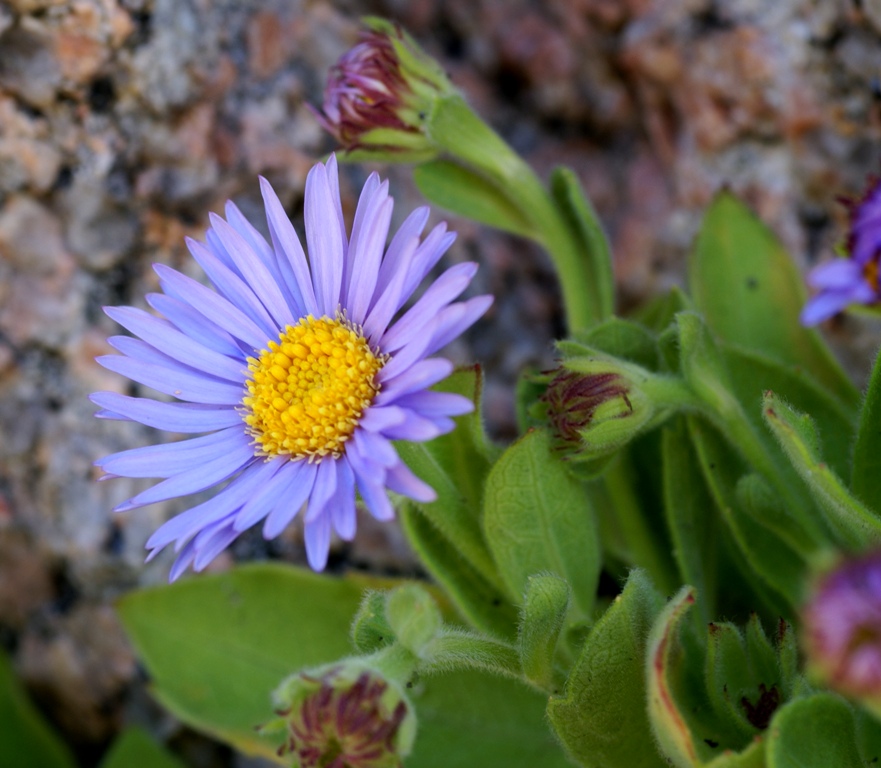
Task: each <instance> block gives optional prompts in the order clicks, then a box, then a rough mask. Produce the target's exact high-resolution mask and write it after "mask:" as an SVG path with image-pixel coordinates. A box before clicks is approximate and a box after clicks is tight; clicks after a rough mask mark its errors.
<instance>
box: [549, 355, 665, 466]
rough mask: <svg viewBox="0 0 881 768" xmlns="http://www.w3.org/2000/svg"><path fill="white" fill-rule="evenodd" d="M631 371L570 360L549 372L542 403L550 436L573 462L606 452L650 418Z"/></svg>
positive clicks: (647, 404) (613, 363)
mask: <svg viewBox="0 0 881 768" xmlns="http://www.w3.org/2000/svg"><path fill="white" fill-rule="evenodd" d="M630 368H631V366H627V365H625V364H623V363H621V362H618V361H611V360H604V359H601V358H572V359H570V360H567V361H566V363H565V364H564V365H563V366H562V367H560V368H559V369H557V371H556V372H555V373H554V376H553V378H552V379H551V381H550V384H549V385H548V388H547V390H546V391H545V393H544V395H542V398H541V399H542V401H543V402H544V403H545V405H546V408H547V411H546V413H547V418H548V421H549V422H550V424H551V428H552V429H553V431H554V433H555V436H556V437H557V439H558V441H559V442H560V444H561V446H562V447H563V448H564V449H568V450H570V451H571V452H572V457H573V458H585V459H593V458H596V457H598V456H602V455H603V454H606V453H610V452H611V451H614V450H616V449H617V448H620V447H621V446H622V445H624V444H625V443H627V442H628V441H630V440H631V439H632V438H633V437H635V436H636V435H637V434H638V433H639V432H640V431H642V429H643V427H645V426H646V424H647V423H648V422H649V421H650V420H651V418H652V416H653V415H654V407H653V406H652V403H651V401H650V400H649V398H648V396H647V395H646V394H645V392H644V391H643V390H642V389H641V388H640V386H638V385H637V378H638V377H636V376H634V375H633V373H634V371H632V370H630ZM632 368H634V369H635V368H636V367H635V366H632ZM641 378H645V377H641Z"/></svg>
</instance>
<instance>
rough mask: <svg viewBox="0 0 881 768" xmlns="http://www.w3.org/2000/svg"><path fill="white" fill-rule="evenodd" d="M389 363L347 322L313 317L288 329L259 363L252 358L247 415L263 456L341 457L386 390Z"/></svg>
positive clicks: (250, 358)
mask: <svg viewBox="0 0 881 768" xmlns="http://www.w3.org/2000/svg"><path fill="white" fill-rule="evenodd" d="M385 362H386V358H384V357H382V356H378V355H375V354H374V353H373V352H372V351H371V350H370V347H369V346H368V344H367V340H366V339H365V338H364V336H362V335H361V333H360V329H359V328H357V327H353V326H352V325H350V324H349V323H348V322H347V321H345V319H344V318H340V317H338V318H337V319H336V320H331V319H330V318H329V317H322V318H320V319H319V320H316V319H315V318H314V317H312V315H309V316H307V317H304V318H303V319H301V320H300V321H299V322H298V323H297V325H295V326H291V325H288V326H287V327H286V328H285V329H284V331H282V332H281V333H280V334H279V339H278V341H277V342H275V341H270V342H269V343H268V345H267V349H264V350H263V351H262V352H261V353H260V357H259V359H255V358H253V357H249V358H248V370H249V371H250V374H251V377H250V379H248V381H246V382H245V386H246V388H247V392H246V394H245V396H244V398H243V399H242V403H243V405H244V406H245V412H244V413H243V414H242V417H243V418H244V420H245V423H246V424H247V425H248V431H249V432H250V434H251V435H252V436H253V437H254V440H255V444H256V445H257V446H258V447H259V450H260V453H261V454H264V455H266V456H278V455H288V456H290V457H291V458H292V459H301V458H305V457H308V458H309V460H310V461H315V460H317V461H320V460H321V459H322V458H324V457H325V456H333V457H335V458H336V457H338V456H340V454H342V452H343V447H344V444H345V442H346V440H348V439H349V438H350V437H351V436H352V433H353V432H354V431H355V427H356V426H358V420H359V419H360V418H361V414H362V413H364V410H365V409H366V408H367V406H369V405H370V403H371V402H372V401H373V398H374V397H375V396H376V393H377V392H378V391H379V385H378V384H377V383H376V381H375V378H376V374H377V373H378V372H379V370H380V369H381V368H382V366H383V365H384V364H385Z"/></svg>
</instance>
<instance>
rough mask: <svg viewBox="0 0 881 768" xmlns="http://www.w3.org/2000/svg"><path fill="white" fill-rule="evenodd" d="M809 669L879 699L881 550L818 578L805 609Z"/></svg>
mask: <svg viewBox="0 0 881 768" xmlns="http://www.w3.org/2000/svg"><path fill="white" fill-rule="evenodd" d="M804 645H805V651H806V653H807V657H808V664H809V668H810V670H811V672H812V673H813V674H814V675H816V676H817V677H819V678H821V679H822V680H823V681H824V682H825V683H826V684H828V685H829V686H830V687H832V688H834V689H836V690H838V691H840V692H841V693H844V694H847V695H849V696H852V697H854V698H858V699H864V700H867V701H866V703H867V704H870V706H871V705H872V702H881V551H876V552H871V553H869V554H866V555H862V556H859V557H856V558H853V559H849V560H845V561H843V562H841V563H839V564H838V565H837V566H836V567H835V568H834V569H833V570H831V571H829V572H827V573H825V574H823V575H822V576H821V577H820V578H819V579H818V580H817V582H816V584H815V586H814V590H813V594H812V596H811V598H810V601H809V602H808V604H807V606H806V608H805V611H804Z"/></svg>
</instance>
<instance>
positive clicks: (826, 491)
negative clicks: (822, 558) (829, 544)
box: [762, 392, 881, 546]
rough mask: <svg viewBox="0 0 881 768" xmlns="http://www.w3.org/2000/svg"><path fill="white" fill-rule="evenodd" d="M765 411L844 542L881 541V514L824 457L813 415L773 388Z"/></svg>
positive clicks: (868, 542)
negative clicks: (869, 506) (846, 485)
mask: <svg viewBox="0 0 881 768" xmlns="http://www.w3.org/2000/svg"><path fill="white" fill-rule="evenodd" d="M762 413H763V415H764V417H765V422H766V423H767V424H768V426H769V427H770V429H771V432H773V434H774V436H775V437H776V438H777V439H778V440H779V441H780V445H781V447H782V448H783V451H784V453H786V455H787V456H788V457H789V460H790V461H791V462H792V465H793V466H794V467H795V469H796V471H797V472H798V474H799V475H801V478H802V480H804V482H805V483H806V484H807V486H808V487H809V488H810V490H811V491H812V492H813V494H814V496H815V497H816V499H817V501H818V502H819V504H820V506H821V508H822V509H823V511H824V512H825V513H826V519H827V521H828V522H829V524H830V525H831V526H832V527H833V528H834V529H835V530H836V531H837V533H838V534H839V536H840V537H841V538H842V539H843V540H844V542H845V543H847V544H849V545H850V546H866V545H868V544H876V545H877V543H878V542H879V541H881V517H879V516H878V514H877V513H875V512H874V511H872V510H870V509H868V508H867V507H866V506H865V505H864V504H863V503H862V502H861V501H859V499H857V498H856V497H854V495H853V494H852V493H851V492H850V491H849V490H848V489H847V488H846V487H845V486H844V484H843V483H842V482H841V480H840V479H839V478H838V476H837V475H836V474H835V473H834V472H833V471H832V470H831V469H830V468H829V466H828V464H826V462H824V461H823V460H822V458H821V457H820V437H819V435H818V434H817V429H816V426H815V425H814V421H813V419H811V417H810V416H808V415H807V414H805V413H800V412H798V411H796V410H795V409H793V408H792V407H790V406H789V405H788V404H787V403H785V402H784V401H783V400H782V399H780V398H779V397H777V396H776V395H775V394H774V393H773V392H766V393H765V397H764V401H763V404H762Z"/></svg>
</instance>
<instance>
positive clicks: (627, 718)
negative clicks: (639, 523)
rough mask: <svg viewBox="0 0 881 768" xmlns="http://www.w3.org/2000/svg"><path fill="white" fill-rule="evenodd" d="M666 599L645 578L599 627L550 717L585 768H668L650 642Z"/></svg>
mask: <svg viewBox="0 0 881 768" xmlns="http://www.w3.org/2000/svg"><path fill="white" fill-rule="evenodd" d="M662 606H663V598H662V597H661V596H660V595H659V594H658V593H657V592H656V591H655V589H654V587H653V586H652V585H651V583H650V582H649V580H648V579H647V578H646V576H645V574H644V573H643V572H641V571H638V570H634V571H632V572H631V575H630V578H629V579H628V581H627V584H626V586H625V587H624V591H623V592H622V593H621V594H620V595H619V596H618V597H616V598H615V601H614V602H613V603H612V605H611V606H610V607H609V609H608V610H607V611H606V613H605V614H603V616H602V617H601V618H600V620H599V621H598V622H597V623H596V625H595V626H594V628H593V629H592V630H591V632H590V634H589V635H588V637H587V640H586V641H585V643H584V646H583V647H582V650H581V654H580V655H579V657H578V659H577V661H576V662H575V664H574V665H573V667H572V670H571V672H570V674H569V679H568V680H567V682H566V689H565V693H564V695H563V696H552V697H551V699H550V701H549V702H548V718H549V719H550V721H551V725H552V726H553V728H554V731H555V732H556V734H557V736H558V738H559V739H560V741H561V742H562V744H563V746H564V747H565V749H566V751H567V752H568V753H569V755H570V756H571V757H572V758H573V759H574V760H576V761H577V762H578V763H579V764H580V765H582V766H585V768H612V767H613V766H614V767H615V768H617V766H622V767H623V766H626V767H627V768H664V766H666V765H667V762H666V760H664V758H662V757H661V755H660V754H659V753H658V750H657V747H656V745H655V740H654V738H653V737H652V735H651V727H650V725H649V721H648V714H647V712H646V679H645V657H646V651H647V646H646V638H647V637H648V633H649V629H650V627H651V625H652V623H653V622H654V619H655V617H656V616H657V615H658V613H659V612H660V610H661V607H662Z"/></svg>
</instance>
